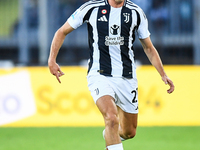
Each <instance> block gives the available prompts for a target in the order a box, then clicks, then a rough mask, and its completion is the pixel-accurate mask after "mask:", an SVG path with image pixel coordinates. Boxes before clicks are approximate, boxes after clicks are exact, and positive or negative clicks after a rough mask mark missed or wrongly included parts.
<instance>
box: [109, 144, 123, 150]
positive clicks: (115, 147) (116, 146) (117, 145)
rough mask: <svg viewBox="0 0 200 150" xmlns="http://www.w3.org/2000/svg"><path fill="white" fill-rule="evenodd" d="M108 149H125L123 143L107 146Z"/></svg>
mask: <svg viewBox="0 0 200 150" xmlns="http://www.w3.org/2000/svg"><path fill="white" fill-rule="evenodd" d="M107 150H124V149H123V145H122V143H120V144H115V145H110V146H107Z"/></svg>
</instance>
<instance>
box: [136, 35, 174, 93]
mask: <svg viewBox="0 0 200 150" xmlns="http://www.w3.org/2000/svg"><path fill="white" fill-rule="evenodd" d="M140 42H141V44H142V47H143V49H144V52H145V53H146V55H147V57H148V59H149V61H150V62H151V64H152V65H153V66H154V67H155V68H156V69H157V71H158V72H159V74H160V76H161V77H162V80H163V81H164V82H165V84H168V85H169V86H170V88H169V89H168V90H167V92H168V93H172V92H173V91H174V84H173V82H172V81H171V80H170V79H169V77H168V76H167V75H166V73H165V71H164V68H163V64H162V61H161V59H160V56H159V54H158V52H157V50H156V48H155V47H154V46H153V44H152V42H151V39H150V37H148V38H145V39H140Z"/></svg>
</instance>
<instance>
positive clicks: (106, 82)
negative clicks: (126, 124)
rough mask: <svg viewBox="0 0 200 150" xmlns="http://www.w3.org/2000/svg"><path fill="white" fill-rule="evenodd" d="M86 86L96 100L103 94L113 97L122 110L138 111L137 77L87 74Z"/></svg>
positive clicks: (134, 112) (135, 112)
mask: <svg viewBox="0 0 200 150" xmlns="http://www.w3.org/2000/svg"><path fill="white" fill-rule="evenodd" d="M87 80H88V88H89V90H90V92H91V95H92V97H93V99H94V101H95V103H96V101H97V100H98V99H99V98H100V97H102V96H105V95H110V96H112V97H113V98H114V99H115V104H116V105H117V106H119V107H120V108H121V109H122V110H123V111H124V112H127V113H132V114H137V113H138V83H137V79H135V78H132V79H127V78H123V77H122V78H120V77H107V76H103V75H94V76H88V77H87Z"/></svg>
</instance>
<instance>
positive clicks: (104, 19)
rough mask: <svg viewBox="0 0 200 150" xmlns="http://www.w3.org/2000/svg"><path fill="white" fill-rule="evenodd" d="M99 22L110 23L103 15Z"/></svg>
mask: <svg viewBox="0 0 200 150" xmlns="http://www.w3.org/2000/svg"><path fill="white" fill-rule="evenodd" d="M98 21H105V22H108V20H107V18H106V16H105V15H103V16H102V17H101V18H99V19H98Z"/></svg>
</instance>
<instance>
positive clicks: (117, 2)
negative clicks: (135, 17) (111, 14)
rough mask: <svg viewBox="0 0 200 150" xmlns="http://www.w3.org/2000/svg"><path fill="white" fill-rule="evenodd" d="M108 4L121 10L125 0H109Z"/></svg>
mask: <svg viewBox="0 0 200 150" xmlns="http://www.w3.org/2000/svg"><path fill="white" fill-rule="evenodd" d="M108 3H109V4H110V6H112V7H115V8H119V7H122V6H123V5H124V0H108Z"/></svg>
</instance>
